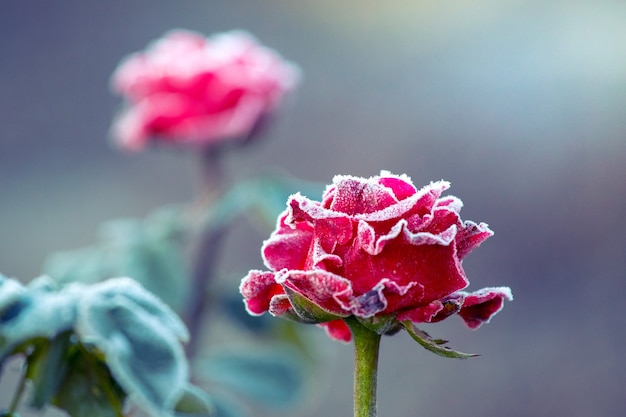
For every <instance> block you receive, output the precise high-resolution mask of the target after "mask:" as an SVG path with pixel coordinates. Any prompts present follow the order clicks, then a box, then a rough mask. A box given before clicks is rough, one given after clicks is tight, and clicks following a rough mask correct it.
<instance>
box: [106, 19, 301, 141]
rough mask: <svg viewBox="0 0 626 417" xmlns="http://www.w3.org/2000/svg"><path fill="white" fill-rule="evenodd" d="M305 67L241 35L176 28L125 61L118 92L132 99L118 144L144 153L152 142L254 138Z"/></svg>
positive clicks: (115, 80) (120, 121)
mask: <svg viewBox="0 0 626 417" xmlns="http://www.w3.org/2000/svg"><path fill="white" fill-rule="evenodd" d="M299 78H300V71H299V69H298V68H297V67H296V66H295V65H293V64H291V63H289V62H287V61H285V60H284V59H282V58H281V57H280V56H279V55H278V54H277V53H276V52H275V51H273V50H271V49H269V48H266V47H264V46H262V45H261V44H260V43H259V42H258V41H257V40H256V39H255V38H254V37H253V36H251V35H250V34H248V33H246V32H243V31H232V32H226V33H222V34H218V35H216V36H213V37H210V38H206V37H204V36H203V35H201V34H198V33H195V32H191V31H184V30H175V31H170V32H168V33H166V34H165V35H164V36H163V37H162V38H161V39H158V40H156V41H154V42H152V43H151V44H150V45H149V46H148V47H147V48H146V50H145V51H141V52H138V53H135V54H132V55H130V56H128V57H127V58H125V59H124V60H122V62H121V63H120V65H119V66H118V68H117V69H116V70H115V72H114V73H113V76H112V79H111V87H112V89H113V90H114V91H115V92H117V93H119V94H122V95H123V96H125V98H126V100H127V103H126V104H127V106H126V109H125V110H124V111H123V115H122V116H120V117H118V118H117V119H116V120H115V123H114V126H113V129H112V134H113V137H114V139H115V141H116V142H117V143H118V144H119V145H121V146H122V147H124V148H125V149H129V150H139V149H141V148H143V147H144V146H145V145H146V144H148V143H149V142H151V141H152V140H154V139H158V140H161V141H165V142H174V143H178V144H194V145H198V144H200V145H206V144H214V143H219V142H221V141H224V140H232V139H241V138H244V139H245V138H249V137H251V136H252V135H253V133H254V131H255V129H257V127H258V125H259V124H260V123H261V121H262V120H264V119H265V118H266V116H267V115H268V114H269V113H271V112H273V111H274V110H275V108H276V107H277V106H278V105H279V104H280V102H281V100H282V97H283V96H284V95H285V93H287V92H288V91H289V90H292V89H293V88H294V87H295V85H297V83H298V80H299Z"/></svg>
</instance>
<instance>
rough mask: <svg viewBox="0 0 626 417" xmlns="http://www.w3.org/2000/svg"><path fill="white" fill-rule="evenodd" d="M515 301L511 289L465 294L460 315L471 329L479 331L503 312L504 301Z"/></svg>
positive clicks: (504, 288)
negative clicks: (497, 314)
mask: <svg viewBox="0 0 626 417" xmlns="http://www.w3.org/2000/svg"><path fill="white" fill-rule="evenodd" d="M505 298H506V299H507V300H509V301H512V300H513V295H512V294H511V289H510V288H509V287H490V288H483V289H481V290H478V291H475V292H473V293H465V300H464V302H463V307H461V310H460V311H459V315H460V316H461V317H462V318H463V320H464V321H465V324H466V325H467V326H468V327H469V328H470V329H477V328H479V327H480V326H481V325H483V324H484V323H489V320H491V318H492V317H493V316H494V315H495V314H496V313H498V312H499V311H500V310H502V307H504V299H505Z"/></svg>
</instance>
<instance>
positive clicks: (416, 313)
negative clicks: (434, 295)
mask: <svg viewBox="0 0 626 417" xmlns="http://www.w3.org/2000/svg"><path fill="white" fill-rule="evenodd" d="M441 310H443V304H442V303H441V301H439V300H435V301H433V302H431V303H430V304H427V305H425V306H420V307H417V308H412V309H410V310H404V311H401V312H400V313H399V314H398V321H405V320H410V321H412V322H413V323H430V322H431V321H432V319H433V317H435V315H436V314H437V313H439V312H440V311H441Z"/></svg>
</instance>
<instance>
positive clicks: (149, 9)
mask: <svg viewBox="0 0 626 417" xmlns="http://www.w3.org/2000/svg"><path fill="white" fill-rule="evenodd" d="M175 27H181V28H187V29H192V30H197V31H201V32H203V33H205V34H211V33H213V32H218V31H224V30H230V29H233V28H242V29H246V30H248V31H250V32H251V33H253V34H254V35H255V36H257V37H258V39H259V40H260V41H261V42H262V43H264V44H266V45H268V46H271V47H273V48H275V49H276V50H277V51H279V52H280V53H281V54H282V55H283V56H284V57H286V58H287V59H289V60H292V61H293V62H296V63H297V64H299V65H300V66H301V68H302V70H303V73H304V81H303V83H302V85H301V88H299V89H298V91H297V92H296V94H295V95H294V96H293V97H292V99H291V100H290V101H289V103H288V106H286V107H285V109H284V112H283V113H282V115H281V116H280V117H278V118H277V120H276V123H275V124H274V125H273V126H272V129H271V130H270V131H269V132H268V135H267V137H266V138H265V140H263V141H260V142H258V143H256V144H255V145H253V146H250V147H248V148H246V149H244V150H242V151H241V152H239V153H232V154H231V155H230V156H229V158H228V161H227V165H228V170H229V176H230V178H232V179H233V180H235V179H237V178H246V177H249V176H253V175H255V173H257V172H259V171H260V170H262V169H265V168H267V167H278V168H280V169H282V170H284V171H286V172H289V173H291V174H293V175H295V176H297V177H300V178H303V179H307V180H313V181H319V182H322V183H328V182H329V181H331V179H332V177H333V175H335V174H353V175H360V176H370V175H375V174H378V173H379V171H380V170H381V169H387V170H390V171H392V172H394V173H398V174H400V173H406V174H408V175H409V176H411V177H412V179H413V181H414V182H415V183H416V185H418V186H421V185H423V184H426V183H428V182H429V181H431V180H438V179H442V178H443V179H446V180H449V181H451V182H452V189H451V190H450V193H451V194H454V195H456V196H458V197H460V198H461V199H462V200H463V201H464V202H465V208H464V209H463V213H462V215H463V217H464V218H466V219H472V220H475V221H485V222H487V223H489V224H490V226H491V228H492V229H493V230H494V231H495V232H496V235H495V236H494V237H493V238H492V239H490V240H489V241H487V242H486V243H485V244H484V245H483V246H482V247H481V248H480V249H479V250H477V251H475V252H474V253H473V254H472V255H471V256H469V257H468V258H467V259H466V261H465V263H464V266H465V269H466V272H467V274H468V277H469V279H470V281H471V282H472V285H471V287H470V289H478V288H481V287H483V286H499V285H509V286H511V288H512V289H513V293H514V296H515V301H513V302H511V303H508V304H507V305H506V306H505V308H504V311H503V312H501V313H500V314H499V315H498V316H497V317H496V318H495V319H494V320H493V321H492V323H490V324H489V325H486V326H484V327H482V328H481V329H480V330H478V331H476V332H472V331H469V330H467V329H466V328H465V327H464V326H463V325H462V323H461V321H460V320H458V319H455V318H452V319H449V320H448V321H446V322H443V323H440V324H438V325H436V326H432V327H429V328H428V330H429V332H431V334H433V336H436V337H442V338H445V339H448V340H450V341H451V346H452V347H454V348H458V349H460V350H462V351H469V352H477V353H481V354H482V356H481V357H479V358H476V359H472V360H467V361H455V360H449V359H443V358H439V357H436V356H434V355H432V354H430V353H428V352H426V351H424V350H423V349H421V348H420V347H419V346H417V345H416V344H415V343H414V342H412V341H411V340H410V339H409V337H408V336H407V335H406V334H399V335H397V336H395V337H393V338H385V339H383V345H382V352H381V363H380V371H379V372H380V374H379V414H380V415H381V416H394V417H416V416H430V417H436V416H442V417H443V416H450V415H463V416H465V417H470V416H472V417H474V416H475V417H479V416H480V417H482V416H486V415H502V416H510V417H516V416H519V417H522V416H538V417H540V416H541V417H543V416H546V417H547V416H561V415H562V416H570V417H578V416H580V417H588V416H599V415H602V416H614V417H618V416H619V417H621V416H624V415H626V376H625V375H626V364H625V362H624V360H623V359H622V358H621V355H622V353H623V346H624V344H626V318H625V317H626V316H625V315H624V313H623V311H622V310H620V309H621V308H622V303H623V302H624V301H623V300H624V294H625V292H626V253H625V252H626V249H625V248H626V222H624V217H625V216H626V3H624V2H622V1H610V0H569V1H560V0H542V1H519V0H476V1H472V2H466V1H461V0H442V1H437V2H435V1H409V0H405V1H402V0H388V1H385V2H378V1H366V0H360V1H357V0H343V1H330V0H316V1H313V0H298V1H288V0H266V1H243V0H230V1H228V2H218V1H198V0H188V1H185V2H171V1H161V0H159V1H156V0H137V1H133V2H127V1H121V0H109V1H107V2H83V1H80V0H66V1H63V2H36V1H30V0H28V1H21V2H4V3H3V4H2V5H0V92H1V93H0V271H1V272H2V273H3V274H5V275H7V276H12V277H17V278H19V279H21V280H23V281H24V282H26V281H28V280H30V279H32V278H33V277H35V276H37V275H38V274H39V273H40V272H41V267H42V263H43V261H44V259H45V257H46V255H47V254H49V253H50V252H53V251H58V250H64V249H73V248H77V247H80V246H85V245H89V244H91V243H93V242H94V240H95V237H96V230H97V228H98V225H99V224H100V223H101V222H103V221H105V220H108V219H111V218H115V217H141V216H144V215H145V214H147V213H148V212H149V211H150V210H151V209H152V208H153V207H155V206H159V205H164V204H171V203H178V202H184V201H187V200H189V199H191V198H192V195H193V193H194V191H195V189H196V187H197V175H196V172H195V171H194V168H195V165H194V162H195V161H194V160H193V158H192V156H191V155H189V154H187V153H185V152H179V153H176V152H171V151H167V150H150V151H147V152H143V153H140V154H136V155H135V154H134V155H128V154H123V153H121V152H119V151H117V150H115V149H113V147H112V146H111V145H110V143H109V142H108V139H107V132H108V128H109V124H110V121H111V118H112V116H113V114H114V113H115V111H116V110H117V109H118V108H119V106H120V105H121V99H119V98H118V97H114V96H113V95H112V94H111V93H110V91H109V89H108V82H109V77H110V75H111V73H112V71H113V69H114V68H115V67H116V65H117V63H118V62H119V60H120V59H121V58H122V57H123V56H125V55H127V54H129V53H131V52H134V51H137V50H140V49H143V48H144V47H145V46H146V44H147V43H148V42H149V41H151V40H152V39H154V38H156V37H159V36H161V35H162V34H163V33H164V32H165V31H167V30H169V29H171V28H175ZM310 197H311V198H318V197H319V196H310ZM269 232H270V230H267V231H260V230H258V229H255V228H253V227H252V226H250V225H249V224H245V223H244V224H241V225H240V226H238V227H237V229H236V230H233V231H232V233H231V234H230V235H229V237H228V241H227V243H226V248H225V250H224V251H223V253H224V257H223V259H222V265H221V268H222V269H223V270H224V271H227V272H228V273H229V274H231V275H233V276H243V275H244V274H245V273H246V272H247V270H248V269H250V268H260V267H262V262H261V257H260V253H259V248H260V244H261V242H262V240H263V239H264V238H266V237H267V236H268V235H269ZM319 341H320V343H323V344H326V345H327V346H326V350H327V351H328V352H331V354H330V356H329V358H328V362H327V364H326V366H327V367H328V372H327V374H326V375H325V378H324V379H323V380H319V381H316V384H317V385H319V386H320V387H321V388H320V391H319V392H318V393H317V394H316V397H315V398H314V399H313V400H311V401H309V402H308V405H307V409H306V411H304V412H301V413H297V414H298V415H300V416H307V415H310V416H313V415H325V416H348V415H351V412H352V411H351V410H352V400H351V391H352V350H351V346H348V345H343V344H340V343H335V342H331V341H330V340H326V336H325V335H324V334H323V332H322V331H320V332H319ZM6 373H7V372H5V374H6ZM13 390H14V386H13V385H11V384H9V383H8V382H7V381H6V379H3V380H2V381H0V406H4V407H6V406H7V402H8V401H9V398H11V396H12V394H13Z"/></svg>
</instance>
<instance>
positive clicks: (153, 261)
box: [44, 208, 188, 308]
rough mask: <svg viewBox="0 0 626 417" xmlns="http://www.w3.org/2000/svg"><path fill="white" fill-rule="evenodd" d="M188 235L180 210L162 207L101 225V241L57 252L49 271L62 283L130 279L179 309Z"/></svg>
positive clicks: (47, 263) (46, 266) (49, 260)
mask: <svg viewBox="0 0 626 417" xmlns="http://www.w3.org/2000/svg"><path fill="white" fill-rule="evenodd" d="M186 238H187V232H186V231H185V228H184V224H183V219H182V211H181V210H180V209H179V208H161V209H159V210H156V211H154V212H153V213H151V214H150V215H149V216H148V217H146V218H145V219H116V220H110V221H108V222H106V223H104V224H102V225H101V227H100V230H99V236H98V242H97V243H96V244H95V245H93V246H89V247H86V248H82V249H76V250H71V251H65V252H57V253H55V254H52V255H51V256H49V257H48V259H46V262H45V264H44V271H46V273H48V274H50V275H51V276H54V277H55V278H56V279H57V280H59V281H60V282H64V283H67V282H84V283H95V282H100V281H103V280H105V279H108V278H110V277H120V276H130V277H133V279H135V280H136V281H138V282H141V283H142V284H143V285H144V286H145V287H146V288H147V289H148V290H149V291H150V292H153V293H155V294H157V295H158V296H159V297H161V298H162V299H163V300H164V301H165V302H166V303H167V304H169V305H171V306H172V307H174V308H178V307H180V305H181V303H182V298H183V296H184V291H183V288H184V286H183V282H184V279H185V278H186V277H187V272H188V271H187V268H186V265H185V259H184V246H185V244H186Z"/></svg>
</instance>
